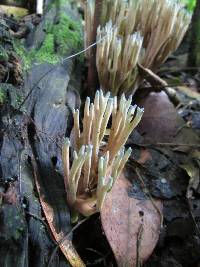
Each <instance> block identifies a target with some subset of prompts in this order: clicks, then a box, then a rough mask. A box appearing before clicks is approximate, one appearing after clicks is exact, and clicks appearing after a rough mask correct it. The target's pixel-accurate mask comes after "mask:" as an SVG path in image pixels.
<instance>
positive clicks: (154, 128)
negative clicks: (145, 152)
mask: <svg viewBox="0 0 200 267" xmlns="http://www.w3.org/2000/svg"><path fill="white" fill-rule="evenodd" d="M139 105H140V106H142V107H143V108H144V110H145V111H144V115H143V117H142V120H141V122H140V124H139V126H138V130H139V132H140V134H142V136H143V138H144V142H148V143H151V144H152V143H153V144H156V143H176V144H177V146H178V144H198V143H199V139H198V137H197V136H196V135H195V133H194V132H193V130H192V129H191V128H186V127H183V126H184V125H185V122H184V120H183V119H182V118H181V117H180V116H179V115H178V113H177V110H176V109H175V107H174V106H173V104H172V103H171V102H170V100H169V98H168V96H167V95H166V93H164V92H161V93H151V94H149V95H148V96H147V97H146V98H145V99H143V100H141V102H140V103H139Z"/></svg>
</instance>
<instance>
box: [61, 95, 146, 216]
mask: <svg viewBox="0 0 200 267" xmlns="http://www.w3.org/2000/svg"><path fill="white" fill-rule="evenodd" d="M131 102H132V97H129V99H126V98H125V95H122V96H121V99H120V101H119V104H117V97H114V98H112V97H110V93H109V92H108V93H107V94H106V95H105V96H104V94H103V92H102V90H100V91H97V92H96V95H95V99H94V104H93V103H90V98H87V99H86V102H85V108H84V117H83V130H82V132H81V131H80V126H79V121H80V119H79V111H78V110H76V111H74V112H73V116H74V129H73V135H74V136H72V139H73V142H72V143H74V144H73V146H74V147H72V149H73V148H74V150H72V151H73V160H72V164H71V167H70V160H69V155H70V153H69V148H70V141H69V139H66V140H65V142H64V144H63V151H62V157H63V168H64V184H65V189H66V193H67V202H68V204H69V206H70V207H71V208H72V210H73V211H74V210H76V211H78V212H80V213H81V214H83V215H84V216H89V215H91V214H93V213H95V212H98V211H100V210H101V208H102V206H103V203H104V201H105V198H106V195H107V193H108V192H109V191H110V190H111V189H112V186H113V185H114V183H115V182H116V180H117V178H118V177H119V176H120V174H121V172H122V170H123V168H124V166H125V164H126V162H127V160H128V158H129V156H130V155H131V152H132V149H131V148H129V149H128V150H127V151H125V149H124V145H125V143H126V141H127V139H128V137H129V135H130V133H131V132H132V131H133V129H134V128H135V127H136V126H137V125H138V123H139V121H140V119H141V117H142V114H143V109H140V108H138V107H137V106H132V105H131ZM110 119H112V125H111V130H109V129H108V125H109V123H110V122H109V121H110ZM108 131H109V133H110V134H109V136H108V139H105V136H106V134H107V132H108ZM74 140H75V141H74ZM106 140H107V142H106Z"/></svg>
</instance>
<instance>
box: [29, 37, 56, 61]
mask: <svg viewBox="0 0 200 267" xmlns="http://www.w3.org/2000/svg"><path fill="white" fill-rule="evenodd" d="M34 57H35V60H36V61H38V62H40V63H43V62H48V63H50V64H55V63H57V62H58V61H59V56H58V55H56V53H55V44H54V35H53V34H52V33H48V34H47V35H46V37H45V39H44V42H43V44H42V46H41V48H40V49H39V50H38V51H37V52H36V53H35V55H34Z"/></svg>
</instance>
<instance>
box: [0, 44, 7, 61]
mask: <svg viewBox="0 0 200 267" xmlns="http://www.w3.org/2000/svg"><path fill="white" fill-rule="evenodd" d="M0 61H8V54H7V52H6V50H5V49H4V48H3V46H2V45H0Z"/></svg>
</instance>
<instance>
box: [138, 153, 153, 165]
mask: <svg viewBox="0 0 200 267" xmlns="http://www.w3.org/2000/svg"><path fill="white" fill-rule="evenodd" d="M149 160H152V156H151V153H150V152H149V150H148V149H141V154H140V158H139V159H138V160H137V162H138V163H139V164H142V165H143V164H144V163H146V162H147V161H149Z"/></svg>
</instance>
